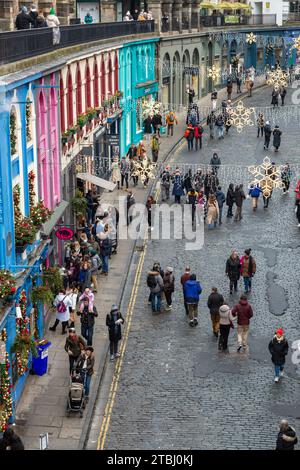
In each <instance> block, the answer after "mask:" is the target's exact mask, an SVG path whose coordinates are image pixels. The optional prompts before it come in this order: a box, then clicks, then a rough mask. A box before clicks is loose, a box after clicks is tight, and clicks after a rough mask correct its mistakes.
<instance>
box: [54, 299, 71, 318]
mask: <svg viewBox="0 0 300 470" xmlns="http://www.w3.org/2000/svg"><path fill="white" fill-rule="evenodd" d="M61 301H62V302H63V303H64V304H65V307H66V311H65V312H61V313H60V312H58V311H57V310H56V318H57V320H59V321H61V322H63V321H69V318H70V307H71V308H72V303H71V300H70V297H69V296H68V295H65V294H62V293H59V294H57V296H56V297H55V299H54V302H53V305H54V307H57V305H58V303H59V302H61Z"/></svg>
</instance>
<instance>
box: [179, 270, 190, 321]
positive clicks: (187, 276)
mask: <svg viewBox="0 0 300 470" xmlns="http://www.w3.org/2000/svg"><path fill="white" fill-rule="evenodd" d="M190 277H191V268H190V267H189V266H187V267H186V268H185V271H184V274H183V275H182V276H181V278H180V284H181V285H182V293H183V301H184V308H185V313H186V315H188V314H189V310H188V305H187V303H186V298H185V293H184V284H185V283H186V281H188V280H189V279H190Z"/></svg>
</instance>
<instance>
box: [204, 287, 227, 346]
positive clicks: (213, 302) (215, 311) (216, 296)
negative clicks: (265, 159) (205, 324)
mask: <svg viewBox="0 0 300 470" xmlns="http://www.w3.org/2000/svg"><path fill="white" fill-rule="evenodd" d="M223 304H224V297H223V295H221V294H220V293H219V292H218V289H217V288H216V287H212V289H211V294H210V296H209V297H208V300H207V306H208V308H209V312H210V316H211V323H212V329H213V334H214V335H215V337H216V338H217V337H218V335H219V330H220V314H219V309H220V307H221V305H223Z"/></svg>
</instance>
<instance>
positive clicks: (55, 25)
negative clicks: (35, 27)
mask: <svg viewBox="0 0 300 470" xmlns="http://www.w3.org/2000/svg"><path fill="white" fill-rule="evenodd" d="M46 22H47V26H48V28H52V31H53V45H54V46H55V45H57V44H59V43H60V30H59V25H60V22H59V19H58V17H57V16H56V14H55V10H54V8H53V7H52V8H50V12H49V15H48V16H47V19H46Z"/></svg>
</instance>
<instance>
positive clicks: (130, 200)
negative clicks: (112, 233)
mask: <svg viewBox="0 0 300 470" xmlns="http://www.w3.org/2000/svg"><path fill="white" fill-rule="evenodd" d="M134 205H135V197H134V195H133V192H132V191H128V194H127V198H126V213H127V225H129V224H131V222H132V214H131V212H132V209H131V208H133V206H134Z"/></svg>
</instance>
